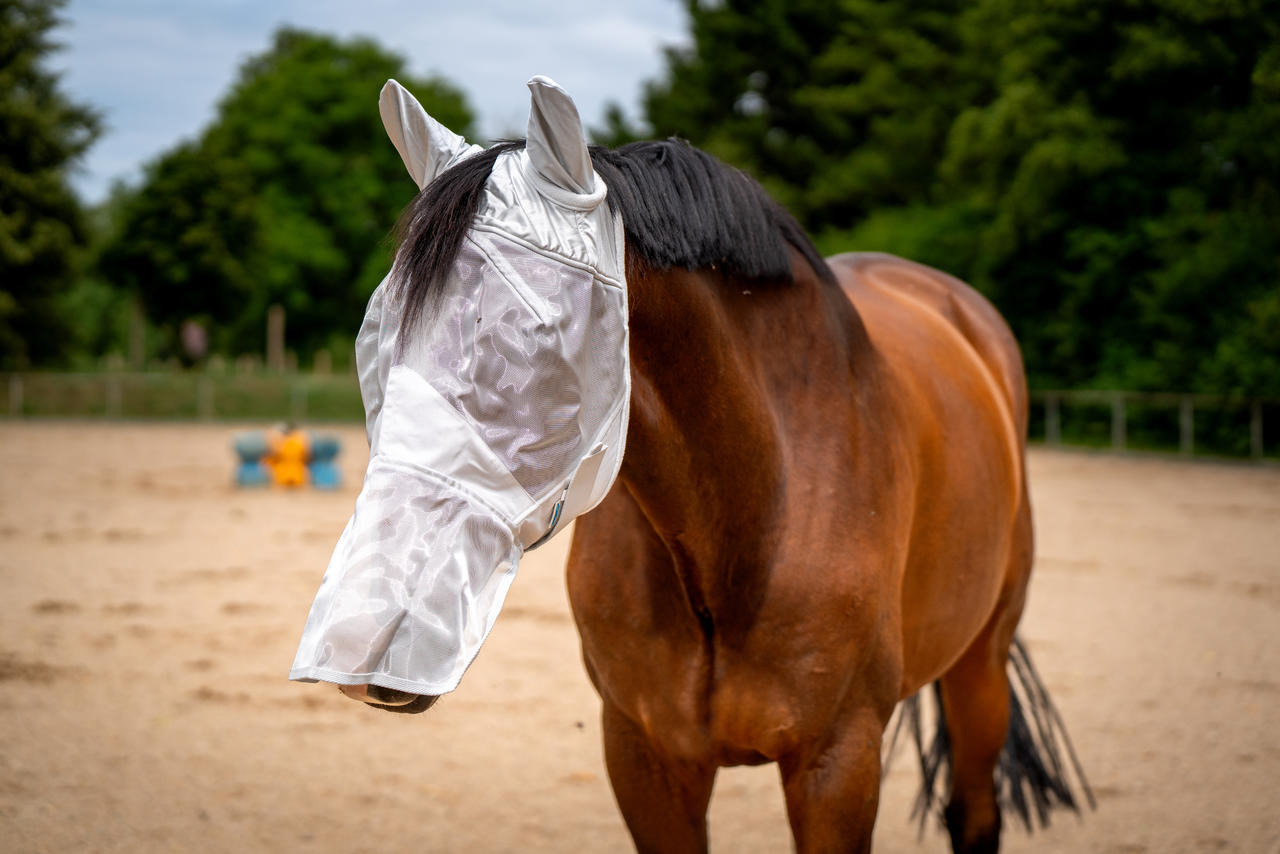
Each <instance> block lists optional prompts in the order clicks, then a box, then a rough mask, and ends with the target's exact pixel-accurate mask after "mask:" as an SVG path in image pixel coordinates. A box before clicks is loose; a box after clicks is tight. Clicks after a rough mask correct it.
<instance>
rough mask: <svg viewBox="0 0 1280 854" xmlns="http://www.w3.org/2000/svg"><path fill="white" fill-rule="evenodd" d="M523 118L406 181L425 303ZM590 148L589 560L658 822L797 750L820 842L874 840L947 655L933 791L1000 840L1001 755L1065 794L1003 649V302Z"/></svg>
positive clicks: (986, 840)
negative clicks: (601, 323) (612, 354)
mask: <svg viewBox="0 0 1280 854" xmlns="http://www.w3.org/2000/svg"><path fill="white" fill-rule="evenodd" d="M521 145H522V143H512V144H506V145H503V146H496V147H495V148H493V149H489V150H488V151H487V152H484V153H481V154H477V155H474V156H469V157H467V158H466V159H463V160H461V162H459V163H457V164H456V165H454V166H453V167H452V168H451V169H449V170H448V171H447V172H445V173H444V174H443V175H442V176H441V177H439V178H436V179H435V181H434V183H432V184H430V185H428V186H427V188H426V189H425V190H424V192H423V193H422V194H421V195H420V196H419V197H418V199H417V201H415V203H414V205H413V206H412V207H411V208H410V210H409V212H408V213H407V215H406V219H405V222H406V223H407V224H408V225H407V227H406V229H405V232H404V234H403V238H402V244H401V249H400V256H399V258H400V261H399V262H398V267H399V275H400V277H401V280H402V287H403V290H402V291H401V293H402V295H403V299H404V300H406V301H407V305H409V306H410V307H411V308H412V307H413V306H426V307H427V308H428V309H429V308H430V306H431V305H432V302H431V288H433V287H436V286H437V285H435V284H433V283H438V282H440V281H442V280H443V278H444V276H445V271H447V270H448V269H449V265H450V264H451V263H452V262H453V257H454V256H455V255H456V253H457V249H456V247H457V246H458V245H459V244H460V242H461V240H462V238H463V236H464V235H465V234H466V233H467V231H468V229H469V228H470V227H471V223H472V218H473V217H474V216H475V212H476V209H477V206H478V205H479V204H480V201H479V192H480V189H481V188H483V187H484V186H485V182H486V180H487V177H488V175H489V171H490V170H491V169H492V168H494V163H495V161H496V160H497V158H499V157H500V156H502V155H503V154H506V153H509V152H512V151H518V150H519V149H520V147H521ZM590 158H591V161H592V163H593V164H594V168H595V171H596V173H597V174H598V175H599V176H601V177H602V178H603V179H604V181H605V183H606V184H607V185H608V188H609V195H608V200H609V204H610V205H611V206H616V209H617V210H618V211H620V214H621V218H622V222H623V224H624V225H625V229H626V279H627V288H628V308H629V315H630V365H631V396H630V422H629V428H628V431H627V435H626V451H625V457H624V458H623V460H622V464H621V469H620V473H619V476H618V479H617V481H616V482H615V484H614V486H613V488H612V491H611V492H609V494H608V496H607V497H606V498H605V499H604V501H603V503H602V504H600V506H598V507H597V508H596V509H595V510H593V511H591V512H589V513H587V514H586V515H584V516H582V517H581V518H580V519H579V520H578V522H577V524H576V528H575V534H574V541H573V549H572V553H571V555H570V559H569V565H568V585H569V592H570V597H571V601H572V606H573V612H574V617H575V620H576V622H577V626H578V630H579V632H580V633H581V637H582V645H583V652H584V658H585V661H586V666H587V671H588V673H589V675H590V678H591V680H592V682H593V684H594V685H595V687H596V689H597V690H598V692H599V694H600V696H601V698H602V700H603V723H604V727H603V728H604V740H605V745H604V747H605V760H606V764H607V766H608V770H609V776H610V780H611V782H612V784H613V788H614V792H615V794H616V797H617V801H618V804H619V806H620V808H621V811H622V814H623V817H624V819H625V821H626V823H627V827H628V829H629V830H630V832H631V834H632V836H633V838H634V840H635V843H636V846H637V848H638V849H639V850H641V851H660V852H685V851H688V852H697V851H705V850H706V847H707V828H706V810H707V805H708V799H709V797H710V795H711V790H712V784H713V781H714V778H715V774H716V770H717V769H718V768H720V767H722V766H730V765H742V764H760V763H765V762H776V763H777V764H778V766H779V768H780V771H781V776H782V784H783V789H784V792H785V797H786V804H787V810H788V814H789V817H790V821H791V825H792V829H793V832H794V836H795V840H796V847H797V849H798V850H799V851H801V852H818V851H866V850H868V849H869V847H870V841H871V831H872V825H873V824H874V820H875V815H876V807H877V801H878V796H879V787H880V779H881V748H882V741H883V737H884V733H885V730H886V726H887V724H888V722H889V720H890V716H891V714H892V713H893V711H894V709H895V707H896V706H897V705H898V704H899V703H900V702H901V701H903V700H906V699H907V698H911V697H913V695H915V694H916V692H918V691H920V689H921V688H922V687H925V686H928V685H929V684H930V683H931V682H935V681H936V683H937V685H938V696H939V697H940V701H941V710H940V711H939V713H938V715H937V719H938V725H939V736H938V738H937V739H936V740H935V742H934V744H933V747H932V750H929V749H925V750H924V754H925V758H926V762H925V771H926V787H925V792H924V793H923V795H922V804H923V806H924V807H925V808H926V810H927V808H928V806H929V803H930V801H931V798H932V796H933V781H932V777H933V776H934V775H936V774H937V773H939V771H940V769H943V768H945V769H946V770H947V771H948V776H949V779H947V780H946V781H945V785H946V791H947V793H948V794H947V804H946V809H945V822H946V826H947V828H948V830H949V832H950V834H951V839H952V846H953V848H954V850H955V851H957V852H982V851H995V850H996V849H997V847H998V844H999V834H1000V827H1001V812H1000V804H999V802H998V791H997V788H998V781H1001V780H1002V781H1003V782H1002V783H1001V785H1002V786H1003V787H1004V789H1005V795H1006V796H1007V798H1008V800H1010V801H1011V802H1013V803H1015V805H1021V807H1022V812H1023V815H1024V817H1025V815H1026V801H1027V798H1028V796H1029V797H1030V798H1031V799H1032V801H1033V802H1034V804H1035V805H1036V807H1037V808H1038V809H1040V810H1043V808H1044V807H1045V806H1047V805H1050V804H1054V803H1061V804H1065V805H1067V806H1074V802H1073V800H1072V793H1071V792H1070V790H1069V789H1068V788H1067V787H1066V785H1065V783H1064V782H1063V779H1062V774H1061V771H1062V768H1061V767H1060V765H1059V763H1058V760H1057V758H1056V755H1055V754H1054V743H1055V740H1056V739H1057V737H1058V736H1057V734H1056V733H1055V729H1056V724H1057V722H1056V719H1055V718H1054V716H1053V715H1052V713H1051V706H1049V704H1048V702H1047V698H1046V697H1045V696H1044V695H1043V690H1042V688H1041V687H1040V686H1039V683H1038V681H1037V680H1036V679H1035V677H1034V674H1033V673H1031V672H1030V671H1029V669H1028V668H1029V662H1027V661H1026V660H1025V658H1024V657H1020V658H1018V659H1016V660H1015V664H1019V670H1018V672H1020V673H1022V674H1023V679H1022V682H1021V683H1020V686H1011V682H1010V678H1009V675H1008V665H1009V662H1010V655H1011V648H1012V649H1013V650H1014V652H1015V653H1016V654H1017V655H1018V656H1022V655H1023V653H1022V651H1021V648H1020V647H1018V646H1017V645H1016V644H1015V641H1014V630H1015V628H1016V626H1017V623H1018V619H1019V617H1020V615H1021V613H1022V609H1023V603H1024V601H1025V599H1026V592H1027V582H1028V579H1029V577H1030V571H1031V564H1032V528H1031V512H1030V505H1029V501H1028V495H1027V477H1026V465H1025V436H1026V430H1027V392H1026V384H1025V380H1024V376H1023V369H1022V363H1021V359H1020V356H1019V353H1018V347H1017V344H1016V342H1015V341H1014V338H1013V336H1012V335H1011V334H1010V331H1009V329H1008V328H1007V326H1006V325H1005V323H1004V322H1003V321H1002V320H1001V318H1000V316H999V315H998V314H997V312H996V311H995V309H994V308H992V306H991V305H990V304H989V303H988V302H987V301H986V300H985V299H984V298H983V297H982V296H980V295H979V294H978V293H977V292H976V291H974V290H973V289H972V288H970V287H968V286H967V285H965V284H964V283H962V282H960V281H959V280H957V279H955V278H952V277H950V276H948V275H946V274H944V273H940V272H938V271H936V270H932V269H930V268H927V267H924V266H921V265H919V264H914V263H911V262H909V261H904V260H901V259H898V258H894V257H891V256H888V255H875V254H852V255H841V256H837V257H835V258H832V259H830V260H829V261H824V260H823V259H822V258H821V257H820V256H819V255H818V253H817V252H816V250H814V248H813V245H812V244H811V243H810V242H809V240H808V238H807V237H805V236H804V234H803V232H802V231H801V230H800V228H799V227H798V226H797V225H796V223H795V221H794V220H793V219H791V217H790V216H789V215H788V214H786V212H785V211H783V210H782V209H781V208H779V207H778V206H777V205H776V204H775V203H773V202H772V201H770V200H769V199H768V197H767V196H766V195H765V194H764V192H763V191H762V190H761V189H760V187H759V185H757V184H756V183H755V182H754V181H752V180H751V179H749V178H747V177H746V176H745V175H743V174H742V173H739V172H737V171H736V170H731V169H729V168H727V167H725V166H723V165H722V164H720V163H719V162H717V161H715V160H714V159H713V158H711V157H709V156H708V155H706V154H704V153H702V152H699V151H697V150H696V149H694V148H692V147H690V146H688V145H686V144H683V143H679V142H666V143H641V144H635V145H632V146H627V147H624V148H623V149H620V150H618V151H609V150H605V149H592V151H591V152H590ZM457 198H464V199H470V201H464V202H463V203H458V202H457ZM450 245H452V246H453V247H454V248H453V249H452V250H449V249H447V247H449V246H450ZM440 246H444V247H446V249H445V250H444V251H437V248H438V247H440ZM424 247H425V248H424ZM424 259H425V260H424ZM406 329H407V327H406ZM552 527H553V528H554V524H553V526H552ZM1015 687H1016V690H1015ZM344 690H346V691H347V692H348V693H350V694H352V695H353V696H357V697H359V698H361V699H364V700H365V701H366V702H371V703H373V704H374V705H381V706H384V707H391V708H396V704H401V705H400V707H399V708H400V709H408V710H420V709H423V708H426V707H427V706H429V705H430V704H431V702H432V701H433V700H434V697H430V696H419V697H416V698H414V697H413V696H412V695H409V694H403V693H399V692H397V691H395V690H391V689H389V688H387V687H377V686H368V687H367V688H366V687H365V686H355V687H350V686H349V687H347V688H346V689H344ZM366 692H367V693H366ZM1019 692H1021V693H1022V695H1023V700H1022V701H1019V699H1018V696H1019ZM1024 707H1025V708H1024ZM1045 710H1049V711H1048V712H1046V711H1045ZM910 711H911V712H912V713H913V714H915V715H916V716H917V717H916V724H917V727H918V722H919V720H918V713H919V707H918V706H914V705H913V706H911V707H910ZM1028 714H1031V715H1033V716H1034V717H1033V720H1032V722H1033V723H1034V724H1035V725H1034V726H1030V725H1028V723H1027V718H1026V715H1028ZM917 732H918V729H917ZM918 739H919V736H918V735H917V740H918ZM1007 744H1012V746H1014V747H1016V748H1017V750H1014V751H1012V752H1009V751H1006V747H1007ZM1002 751H1005V752H1004V753H1003V759H1002ZM998 764H1001V765H1002V767H1003V772H1002V773H1001V774H997V765H998ZM1082 782H1083V781H1082Z"/></svg>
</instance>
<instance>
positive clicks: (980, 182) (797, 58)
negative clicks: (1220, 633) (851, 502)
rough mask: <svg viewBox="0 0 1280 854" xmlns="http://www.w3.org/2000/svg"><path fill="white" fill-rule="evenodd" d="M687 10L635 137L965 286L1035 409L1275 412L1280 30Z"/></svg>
mask: <svg viewBox="0 0 1280 854" xmlns="http://www.w3.org/2000/svg"><path fill="white" fill-rule="evenodd" d="M688 10H689V16H690V21H691V27H692V44H691V46H690V47H689V48H688V49H679V50H671V51H669V52H668V55H667V69H666V74H665V77H664V78H663V79H662V80H659V81H656V82H654V83H651V84H650V85H649V86H648V88H647V91H646V96H645V116H644V118H645V119H646V120H647V121H648V123H649V124H650V126H651V127H652V128H653V131H654V133H655V135H659V136H665V135H672V134H674V135H680V136H684V137H686V138H688V139H690V140H691V141H692V142H694V143H695V144H698V145H702V146H704V147H707V148H708V149H710V150H711V151H713V152H715V153H716V154H718V155H720V156H721V157H724V158H725V159H727V160H729V161H731V162H733V163H735V164H737V165H739V166H742V167H743V168H745V169H747V170H748V171H751V172H752V173H754V174H755V175H756V176H757V177H759V178H760V179H761V180H762V181H763V182H764V183H765V185H766V186H767V187H768V188H769V189H770V190H771V192H773V193H774V194H775V195H776V196H778V197H779V199H780V200H782V201H783V202H784V203H786V204H788V205H789V206H790V207H791V209H792V210H793V211H794V212H795V213H796V214H797V215H798V216H800V217H801V219H802V220H803V221H804V222H805V223H806V224H807V225H808V226H809V227H810V228H811V229H813V230H814V231H815V232H816V233H817V234H818V236H819V240H820V243H821V244H822V245H823V246H824V248H827V249H829V250H832V251H835V250H837V249H852V248H857V249H882V250H887V251H894V252H898V253H900V254H904V255H907V256H909V257H913V258H916V259H917V260H921V261H924V262H926V263H931V264H934V265H936V266H939V267H942V268H943V269H946V270H949V271H950V272H953V273H955V274H957V275H960V276H962V277H964V278H967V279H968V280H970V281H972V282H973V283H975V284H976V285H977V286H978V287H979V288H981V289H982V290H983V291H985V292H986V293H987V294H988V295H989V296H991V297H992V298H993V299H994V300H995V301H996V303H997V305H998V306H999V307H1000V308H1001V310H1002V311H1003V312H1004V313H1005V315H1006V316H1007V317H1008V318H1009V320H1010V322H1011V324H1012V325H1013V327H1014V330H1015V332H1016V333H1017V334H1018V335H1019V338H1020V339H1021V341H1022V343H1023V348H1024V352H1025V355H1026V359H1027V363H1028V367H1029V370H1030V372H1031V375H1032V379H1033V382H1035V383H1037V384H1039V385H1042V386H1044V385H1081V384H1093V385H1120V386H1129V387H1137V388H1169V389H1197V390H1205V391H1233V392H1244V393H1255V394H1272V395H1280V7H1277V6H1275V5H1274V4H1270V3H1266V2H1263V0H1204V2H1187V0H1125V2H1116V3H1107V4H1098V3H1093V2H1088V0H1036V2H1025V0H977V2H959V0H923V2H908V0H843V2H816V1H815V0H793V2H787V0H726V2H719V3H714V4H709V3H699V2H696V0H690V2H689V3H688ZM609 129H610V130H611V131H612V132H614V133H619V132H622V131H627V130H628V128H627V125H626V122H625V121H624V120H623V119H621V118H620V117H617V116H614V117H613V118H612V119H611V121H610V128H609Z"/></svg>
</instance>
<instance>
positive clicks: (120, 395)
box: [106, 374, 124, 418]
mask: <svg viewBox="0 0 1280 854" xmlns="http://www.w3.org/2000/svg"><path fill="white" fill-rule="evenodd" d="M106 397H107V417H108V418H119V417H120V416H121V415H122V414H123V412H124V390H123V389H121V388H120V375H119V374H109V375H107V395H106Z"/></svg>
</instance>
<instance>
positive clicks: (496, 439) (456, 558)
mask: <svg viewBox="0 0 1280 854" xmlns="http://www.w3.org/2000/svg"><path fill="white" fill-rule="evenodd" d="M523 158H524V153H523V152H521V153H519V154H510V155H505V156H504V157H503V158H500V159H499V160H498V162H497V163H495V165H494V171H493V175H492V176H491V177H490V180H489V184H488V185H487V187H486V201H485V204H484V205H482V210H481V215H480V216H479V217H478V218H477V225H476V227H475V228H473V229H472V231H471V232H470V233H469V235H468V237H467V239H466V240H465V241H464V244H463V247H462V251H461V252H460V253H459V255H458V258H457V260H456V262H455V264H454V268H453V270H452V272H451V274H450V275H449V276H448V277H447V280H446V282H445V283H444V292H443V294H442V295H441V297H442V299H441V301H440V305H439V307H438V309H436V310H435V311H434V312H433V313H432V315H431V316H430V317H428V318H426V319H424V321H423V322H422V323H420V324H419V328H418V329H416V330H414V331H413V333H412V334H411V335H410V336H409V338H408V340H407V341H405V342H403V343H404V346H403V347H401V346H399V344H400V342H399V341H398V335H399V327H400V318H401V306H400V305H399V303H398V301H397V299H396V295H395V294H394V292H392V291H389V290H388V289H387V285H386V284H385V283H384V284H383V285H382V286H380V287H379V289H378V291H377V292H376V293H375V294H374V297H373V298H372V299H371V300H370V302H369V308H368V311H367V313H366V317H365V321H364V323H363V324H362V326H361V329H360V334H359V336H358V337H357V342H356V348H357V365H358V370H359V375H360V383H361V394H362V396H363V397H364V401H365V408H366V417H367V419H368V430H369V437H370V462H369V468H368V472H367V474H366V476H365V482H364V486H363V489H362V491H361V493H360V496H359V498H358V499H357V501H356V509H355V513H354V515H353V516H352V518H351V521H350V522H349V523H348V525H347V528H346V530H345V531H344V532H343V535H342V537H341V539H340V540H339V542H338V546H337V548H336V549H335V551H334V555H333V558H332V560H331V561H330V563H329V568H328V570H327V571H326V572H325V576H324V579H323V580H322V582H321V585H320V590H319V592H318V593H317V595H316V600H315V603H314V605H313V606H312V609H311V613H310V614H309V616H308V618H307V624H306V627H305V628H304V629H303V637H302V642H301V643H300V645H299V648H298V654H297V657H296V658H295V660H294V665H293V669H292V670H291V671H290V678H292V679H299V680H304V681H314V680H323V681H327V682H336V683H339V684H365V683H370V684H376V685H382V686H385V687H388V688H394V689H397V690H401V691H408V692H411V693H417V694H443V693H446V692H448V691H452V690H453V689H454V688H455V687H457V685H458V681H459V679H461V677H462V674H463V672H465V670H466V668H467V667H468V666H469V665H470V663H471V661H472V660H473V659H474V658H475V656H476V654H477V653H478V652H479V649H480V646H481V644H482V643H483V641H484V639H485V638H486V637H487V636H488V633H489V631H490V629H491V628H492V627H493V624H494V621H495V619H496V618H497V616H498V612H499V610H500V609H501V606H502V602H503V599H504V597H505V595H506V591H507V589H508V588H509V586H510V584H511V582H512V580H513V579H514V577H515V573H516V568H517V565H518V562H519V558H520V555H521V554H522V553H523V551H524V549H526V548H529V547H531V546H533V545H535V544H536V543H537V542H540V541H541V540H542V539H543V538H544V537H545V536H547V535H549V534H550V533H552V532H553V531H554V530H558V528H559V527H561V526H563V525H565V524H567V523H568V521H569V520H570V519H572V518H573V517H574V515H576V514H578V513H581V512H585V511H586V510H588V509H590V508H591V507H593V506H594V505H595V504H596V503H598V502H599V501H600V500H601V499H602V498H603V497H604V495H605V493H606V492H607V491H608V489H609V487H610V485H611V484H612V483H613V480H614V478H615V477H616V475H617V470H618V466H619V465H620V463H621V458H622V451H623V445H624V441H625V435H626V425H627V415H628V410H627V406H628V399H629V395H630V376H629V367H628V361H627V296H626V290H625V282H624V281H623V279H622V277H621V273H620V270H619V269H618V268H619V266H620V262H619V259H621V258H622V257H623V247H622V245H621V235H622V229H621V223H620V222H618V221H617V220H616V218H614V217H613V216H611V215H610V214H609V213H608V209H607V206H604V205H600V204H599V201H600V200H601V199H602V198H603V193H598V194H597V195H596V197H595V202H594V203H593V204H594V205H595V207H593V208H591V209H589V210H588V209H582V210H579V209H575V208H568V209H566V208H565V207H564V205H563V204H562V202H561V201H556V202H552V201H549V200H548V199H547V198H545V197H543V196H541V195H539V194H538V193H537V192H535V191H533V190H531V189H530V187H529V186H528V185H527V182H526V181H525V180H524V177H523V176H524V167H523V165H522V164H523Z"/></svg>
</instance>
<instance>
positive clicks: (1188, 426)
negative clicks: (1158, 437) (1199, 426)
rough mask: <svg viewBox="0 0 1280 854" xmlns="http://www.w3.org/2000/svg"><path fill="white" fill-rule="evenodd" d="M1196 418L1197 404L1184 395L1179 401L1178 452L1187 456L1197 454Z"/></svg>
mask: <svg viewBox="0 0 1280 854" xmlns="http://www.w3.org/2000/svg"><path fill="white" fill-rule="evenodd" d="M1195 418H1196V416H1195V403H1194V402H1193V401H1192V400H1191V398H1190V397H1187V396H1186V395H1183V397H1182V399H1181V400H1179V401H1178V427H1179V431H1178V432H1179V434H1180V436H1179V442H1178V450H1179V451H1181V452H1182V454H1183V455H1185V456H1191V455H1192V454H1194V453H1195V452H1196V421H1195Z"/></svg>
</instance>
